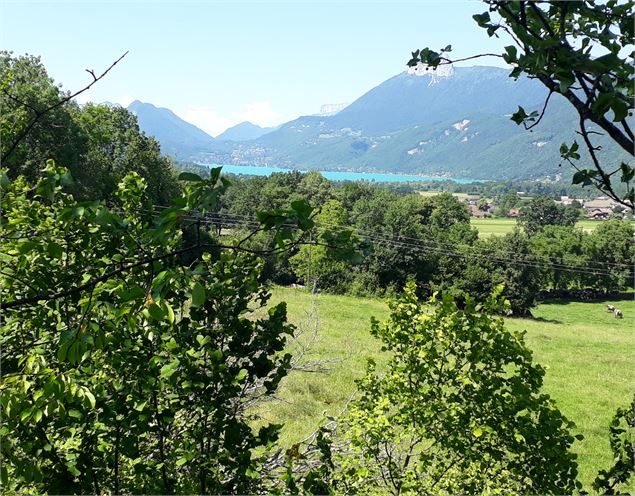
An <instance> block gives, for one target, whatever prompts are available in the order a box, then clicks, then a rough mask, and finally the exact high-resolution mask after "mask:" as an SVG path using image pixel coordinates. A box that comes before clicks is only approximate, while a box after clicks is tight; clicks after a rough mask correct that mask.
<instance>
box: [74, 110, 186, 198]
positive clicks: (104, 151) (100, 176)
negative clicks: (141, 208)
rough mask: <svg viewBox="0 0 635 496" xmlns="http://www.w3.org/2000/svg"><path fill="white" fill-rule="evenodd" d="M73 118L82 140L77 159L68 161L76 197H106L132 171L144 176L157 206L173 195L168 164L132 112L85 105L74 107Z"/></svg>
mask: <svg viewBox="0 0 635 496" xmlns="http://www.w3.org/2000/svg"><path fill="white" fill-rule="evenodd" d="M73 118H74V121H75V122H76V123H77V124H78V125H79V126H80V128H81V130H82V133H83V136H84V139H85V140H86V144H85V147H84V149H83V153H82V155H81V157H79V160H78V162H75V163H71V164H69V167H72V169H71V173H72V174H73V177H74V178H75V179H76V183H77V184H78V186H79V187H81V190H79V191H76V192H75V196H76V197H77V196H79V197H81V198H90V199H101V198H109V197H110V196H111V195H112V193H113V192H114V191H116V189H117V184H118V183H119V181H121V180H122V179H123V177H124V176H125V175H126V174H127V173H128V172H133V171H134V172H137V173H138V174H139V175H140V176H141V177H143V178H144V179H145V181H146V184H147V189H146V192H147V194H148V196H149V197H150V198H151V199H152V200H153V201H154V202H156V203H158V204H159V205H167V204H168V203H169V202H170V200H171V199H172V198H173V197H174V196H176V195H177V193H178V185H177V184H176V181H175V176H176V173H175V170H174V169H173V166H172V164H171V163H170V161H169V159H167V158H165V157H162V156H161V150H160V148H159V144H158V142H157V141H156V140H155V139H154V138H150V137H147V136H145V135H144V134H143V133H142V132H141V130H140V129H139V124H138V123H137V118H136V117H135V116H134V115H133V114H131V113H130V112H128V111H127V110H126V109H124V108H121V107H109V106H106V105H93V104H87V105H84V106H83V107H82V108H81V109H74V112H73ZM79 164H81V165H79Z"/></svg>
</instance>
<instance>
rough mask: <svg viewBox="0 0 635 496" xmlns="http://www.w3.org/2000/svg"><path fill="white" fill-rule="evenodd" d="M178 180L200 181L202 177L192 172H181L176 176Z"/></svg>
mask: <svg viewBox="0 0 635 496" xmlns="http://www.w3.org/2000/svg"><path fill="white" fill-rule="evenodd" d="M178 179H179V181H188V182H200V181H202V180H203V179H202V178H201V176H199V175H198V174H194V173H193V172H181V173H180V174H179V177H178Z"/></svg>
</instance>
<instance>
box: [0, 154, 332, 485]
mask: <svg viewBox="0 0 635 496" xmlns="http://www.w3.org/2000/svg"><path fill="white" fill-rule="evenodd" d="M181 178H182V179H183V180H185V181H187V184H186V185H185V187H184V193H183V195H182V196H181V197H180V198H179V199H178V200H177V201H176V203H175V204H174V205H172V206H171V207H170V208H167V209H164V210H162V211H161V212H160V213H154V212H153V209H152V204H151V203H150V202H148V199H147V197H146V195H145V190H146V187H147V186H146V183H145V181H144V180H143V179H142V178H141V177H140V176H139V175H138V174H136V173H134V172H132V173H129V174H127V175H126V176H125V177H124V179H123V180H122V182H121V183H120V185H119V188H118V192H117V195H116V200H117V203H116V205H115V206H114V207H113V208H112V209H111V208H109V207H108V206H106V205H105V204H104V203H103V202H98V201H81V202H78V201H76V200H75V199H74V198H73V196H72V195H71V194H68V193H65V192H64V189H65V188H66V187H67V186H68V185H69V184H70V183H71V181H72V177H71V175H70V173H69V171H68V170H67V169H65V168H61V167H57V166H55V164H54V163H53V162H51V161H49V163H48V165H47V167H46V168H45V169H44V170H43V171H42V174H41V177H40V179H38V180H37V182H36V183H35V184H34V183H31V182H29V181H27V180H26V179H25V178H24V176H18V177H17V178H15V179H13V180H11V179H9V177H8V176H7V174H6V173H5V172H4V171H2V174H0V181H1V186H2V190H1V197H0V200H1V205H0V206H1V211H2V216H1V217H0V221H1V223H2V243H0V246H1V250H0V258H1V259H2V268H1V272H0V309H1V310H2V321H1V322H0V324H1V325H0V339H1V343H2V350H1V353H2V356H1V358H2V370H1V371H0V379H1V380H0V391H1V393H2V394H1V398H0V402H1V406H2V415H3V419H2V420H3V422H2V427H1V429H2V430H1V431H0V434H1V435H2V444H1V445H0V449H1V452H2V460H3V463H2V470H1V472H0V475H1V477H2V484H3V489H4V488H6V490H8V491H12V492H36V493H42V492H49V493H56V494H59V493H65V494H68V493H97V494H100V493H114V494H120V493H175V492H182V493H193V492H199V493H202V494H204V493H208V492H209V493H253V492H258V491H259V484H260V482H259V481H260V473H259V471H260V470H261V467H262V463H263V461H264V457H265V455H266V452H267V450H268V448H269V447H270V446H271V444H272V443H273V442H274V441H275V439H276V437H277V432H278V430H279V426H276V425H263V427H262V428H260V430H258V431H253V430H252V427H251V422H250V420H251V419H250V417H249V414H248V408H249V407H250V405H253V404H254V402H256V401H259V399H260V398H264V397H267V396H269V395H271V394H272V393H273V392H274V391H275V389H276V387H277V385H278V383H279V381H280V380H281V379H282V377H284V375H285V374H286V371H287V369H288V367H289V363H290V362H289V361H290V357H289V356H288V355H287V354H285V353H284V351H283V350H284V347H285V342H286V337H287V336H289V335H290V334H291V333H292V332H293V328H292V327H291V326H290V325H289V324H287V322H286V312H285V306H284V304H279V305H276V306H273V307H271V308H269V309H268V311H267V312H266V313H265V314H263V315H260V316H259V317H258V318H253V311H254V310H256V309H258V308H262V307H263V306H264V305H266V303H267V299H268V296H269V295H268V292H267V290H266V288H265V287H264V286H263V284H262V282H261V278H260V271H261V268H262V262H261V261H260V260H259V259H258V258H257V257H258V256H260V255H264V254H268V253H273V252H277V251H284V250H288V249H290V248H291V247H292V246H297V245H299V244H300V243H301V242H302V234H301V233H302V232H304V231H307V230H309V229H311V228H312V227H313V222H312V221H311V220H310V217H309V216H310V214H311V208H310V207H308V206H307V205H306V204H305V203H303V202H298V203H294V205H292V207H291V208H289V209H287V210H279V211H276V212H274V213H261V214H260V227H259V229H263V230H271V231H274V232H275V233H277V234H278V235H275V236H274V239H275V241H276V245H275V247H274V248H273V249H272V250H270V251H257V250H251V249H249V248H247V247H245V246H244V244H243V243H242V241H244V240H237V241H236V243H228V244H222V243H220V242H210V243H209V244H207V242H206V241H205V238H204V237H202V236H201V237H198V238H195V240H194V242H193V243H192V244H186V243H185V242H184V238H183V237H182V231H183V229H185V228H186V226H187V225H188V224H194V226H195V229H197V230H200V229H202V228H204V225H205V217H203V216H202V215H201V212H203V213H204V212H205V211H207V210H213V209H214V207H215V204H216V203H217V200H218V197H219V195H221V194H222V192H223V191H224V190H225V189H226V187H227V186H228V183H227V180H226V179H225V178H222V177H220V168H216V169H212V170H211V173H210V176H209V177H208V178H206V179H203V178H201V177H199V176H196V175H194V174H192V173H183V174H182V175H181ZM290 225H292V226H296V228H294V229H291V228H289V227H288V226H290ZM327 234H328V233H324V235H325V236H326V235H327ZM338 248H340V247H338ZM201 251H204V252H206V253H204V254H203V255H202V256H200V257H199V258H195V259H194V260H193V261H191V263H189V262H188V263H187V264H183V263H181V261H180V260H181V259H180V257H181V256H182V255H185V254H190V253H200V252H201ZM255 257H256V258H255Z"/></svg>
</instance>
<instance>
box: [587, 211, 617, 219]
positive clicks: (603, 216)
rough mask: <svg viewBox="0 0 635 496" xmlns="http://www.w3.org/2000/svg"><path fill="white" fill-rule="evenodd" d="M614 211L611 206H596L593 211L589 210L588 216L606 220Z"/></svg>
mask: <svg viewBox="0 0 635 496" xmlns="http://www.w3.org/2000/svg"><path fill="white" fill-rule="evenodd" d="M612 213H613V209H610V208H596V209H593V210H591V211H587V217H590V218H591V219H595V220H606V219H608V218H609V217H610V216H611V214H612Z"/></svg>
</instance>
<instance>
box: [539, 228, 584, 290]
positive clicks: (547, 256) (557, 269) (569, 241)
mask: <svg viewBox="0 0 635 496" xmlns="http://www.w3.org/2000/svg"><path fill="white" fill-rule="evenodd" d="M585 246H586V235H585V234H584V232H583V231H582V229H575V228H573V227H564V226H545V227H544V228H543V229H542V231H541V232H539V233H538V234H536V235H535V236H534V237H533V238H532V239H531V247H532V251H533V252H534V253H535V254H536V259H535V260H536V261H537V262H540V261H542V266H541V273H542V277H543V281H542V286H543V287H545V288H547V287H550V288H553V289H556V290H561V289H568V288H571V287H575V286H580V285H582V284H584V282H587V281H588V280H589V279H590V278H591V277H592V276H591V275H590V274H589V276H588V277H583V276H584V274H581V273H580V272H573V271H571V270H567V267H565V266H575V267H579V268H582V269H588V270H589V271H591V269H592V268H593V265H591V264H589V263H588V262H589V259H588V258H587V256H586V250H585ZM593 261H594V260H593Z"/></svg>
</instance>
